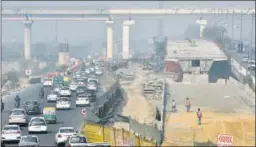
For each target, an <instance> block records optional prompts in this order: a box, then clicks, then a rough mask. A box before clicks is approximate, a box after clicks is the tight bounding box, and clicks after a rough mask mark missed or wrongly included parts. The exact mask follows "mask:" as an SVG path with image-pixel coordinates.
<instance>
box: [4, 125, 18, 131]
mask: <svg viewBox="0 0 256 147" xmlns="http://www.w3.org/2000/svg"><path fill="white" fill-rule="evenodd" d="M3 130H4V131H9V130H19V127H18V126H4V128H3Z"/></svg>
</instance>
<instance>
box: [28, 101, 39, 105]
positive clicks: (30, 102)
mask: <svg viewBox="0 0 256 147" xmlns="http://www.w3.org/2000/svg"><path fill="white" fill-rule="evenodd" d="M26 105H37V101H26Z"/></svg>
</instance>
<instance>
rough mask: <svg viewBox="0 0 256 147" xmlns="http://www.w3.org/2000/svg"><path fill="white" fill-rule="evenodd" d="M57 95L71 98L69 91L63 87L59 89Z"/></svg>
mask: <svg viewBox="0 0 256 147" xmlns="http://www.w3.org/2000/svg"><path fill="white" fill-rule="evenodd" d="M59 94H60V95H61V96H71V91H70V90H69V88H67V87H63V88H61V89H60V91H59Z"/></svg>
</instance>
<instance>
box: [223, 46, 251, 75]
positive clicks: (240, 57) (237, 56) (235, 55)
mask: <svg viewBox="0 0 256 147" xmlns="http://www.w3.org/2000/svg"><path fill="white" fill-rule="evenodd" d="M224 50H225V52H226V53H227V55H228V56H231V57H233V58H234V59H235V60H236V61H237V62H239V64H241V65H242V66H243V67H244V68H245V69H248V63H246V62H243V58H244V57H248V51H247V50H246V51H245V52H244V53H238V52H237V50H228V49H226V48H224ZM251 60H255V53H252V54H251ZM250 73H251V74H252V75H253V76H255V70H250Z"/></svg>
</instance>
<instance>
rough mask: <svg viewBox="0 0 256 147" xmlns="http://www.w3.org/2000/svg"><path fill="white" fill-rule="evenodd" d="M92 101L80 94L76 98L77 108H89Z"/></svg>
mask: <svg viewBox="0 0 256 147" xmlns="http://www.w3.org/2000/svg"><path fill="white" fill-rule="evenodd" d="M89 105H90V99H89V97H88V96H87V95H85V94H79V95H78V96H77V98H76V106H89Z"/></svg>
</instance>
